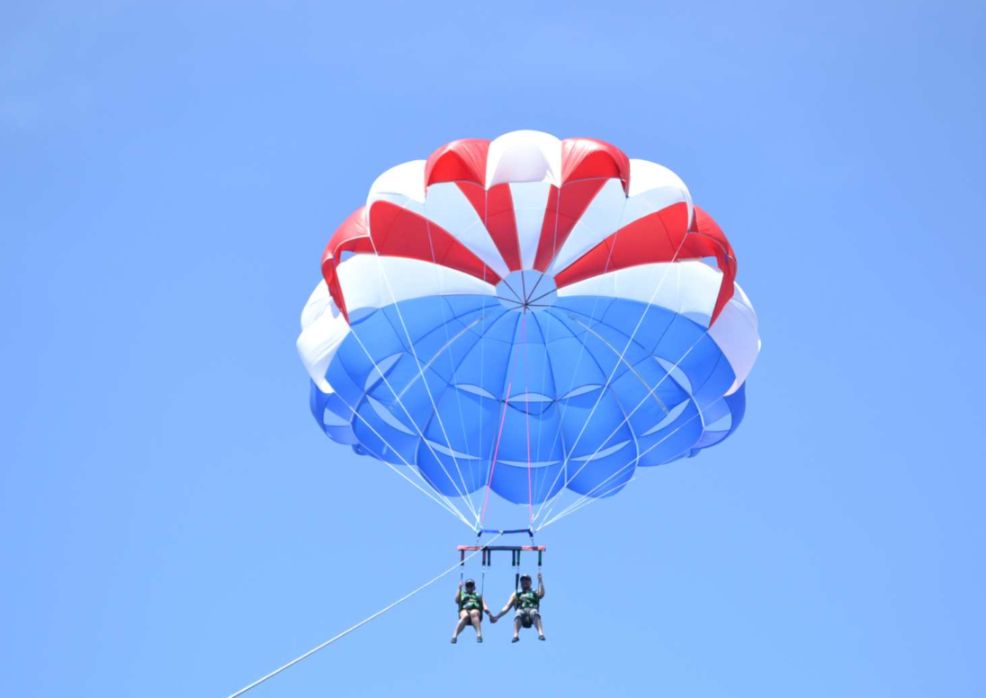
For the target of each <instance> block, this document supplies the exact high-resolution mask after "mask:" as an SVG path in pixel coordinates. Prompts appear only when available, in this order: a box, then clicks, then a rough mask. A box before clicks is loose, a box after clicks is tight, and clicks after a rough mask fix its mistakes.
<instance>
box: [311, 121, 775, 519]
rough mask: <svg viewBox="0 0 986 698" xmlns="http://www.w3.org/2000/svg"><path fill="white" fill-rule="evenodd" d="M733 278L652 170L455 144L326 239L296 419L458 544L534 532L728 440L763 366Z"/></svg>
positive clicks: (708, 227) (544, 144)
mask: <svg viewBox="0 0 986 698" xmlns="http://www.w3.org/2000/svg"><path fill="white" fill-rule="evenodd" d="M736 274H737V265H736V257H735V254H734V252H733V249H732V247H731V245H730V243H729V241H728V240H727V239H726V236H725V235H724V234H723V232H722V230H720V228H719V226H718V225H716V223H715V221H714V220H713V219H712V218H711V217H710V216H709V215H708V214H707V213H705V212H704V211H703V210H702V209H700V208H698V207H697V206H695V205H694V204H693V203H692V198H691V195H690V193H689V191H688V189H687V188H686V187H685V184H684V182H682V180H681V179H680V178H679V177H678V176H677V175H676V174H674V173H673V172H672V171H671V170H669V169H667V168H665V167H662V166H661V165H658V164H655V163H652V162H648V161H646V160H632V159H629V158H628V157H627V156H626V155H624V153H623V152H622V151H620V150H619V149H617V148H615V147H614V146H612V145H609V144H607V143H603V142H602V141H597V140H593V139H587V138H569V139H564V140H559V139H557V138H555V137H554V136H551V135H549V134H547V133H541V132H537V131H515V132H512V133H508V134H505V135H503V136H500V137H499V138H496V139H494V140H492V141H487V140H477V139H467V140H460V141H454V142H452V143H449V144H448V145H445V146H443V147H442V148H439V149H438V150H437V151H435V152H434V153H433V154H432V155H431V156H430V157H429V158H428V159H427V160H416V161H413V162H408V163H404V164H402V165H398V166H397V167H394V168H392V169H390V170H388V171H386V172H385V173H383V174H382V175H381V176H380V177H379V178H378V179H377V180H376V182H374V183H373V185H372V187H371V188H370V193H369V196H368V198H367V201H366V204H365V205H364V206H363V207H361V208H359V209H357V210H356V211H355V212H354V213H353V214H352V215H350V216H349V218H347V219H346V220H345V221H344V222H343V224H342V225H341V226H340V227H339V228H338V230H337V231H336V232H335V234H334V235H333V236H332V238H331V239H330V240H329V243H328V246H327V247H326V250H325V253H324V255H323V257H322V276H323V279H322V281H320V282H319V283H318V285H317V286H316V287H315V290H314V292H313V293H312V295H311V297H310V298H309V300H308V303H307V304H306V306H305V308H304V311H303V313H302V332H301V335H300V336H299V338H298V349H299V352H300V354H301V357H302V360H303V362H304V364H305V367H306V368H307V370H308V373H309V374H310V376H311V380H312V386H311V408H312V413H313V414H314V416H315V418H316V420H317V421H318V422H319V424H320V426H321V427H322V429H323V430H324V431H325V433H326V434H327V435H328V436H329V437H330V438H331V439H332V440H334V441H336V442H338V443H340V444H348V445H350V446H351V447H352V448H353V449H354V450H355V451H356V452H357V453H360V454H363V455H366V456H368V457H370V458H372V459H376V460H379V461H383V462H385V463H387V464H389V465H391V466H392V467H394V468H395V469H396V470H397V471H398V472H399V473H400V474H402V475H403V476H404V477H405V478H407V479H408V480H409V481H411V482H412V483H413V484H416V486H418V487H419V489H421V490H422V491H424V492H425V493H426V494H428V495H429V496H431V497H432V498H433V499H435V500H436V501H437V502H438V503H440V504H441V505H442V506H444V507H446V508H447V509H449V511H451V512H452V513H454V514H455V515H456V516H457V517H459V518H460V520H462V521H463V523H465V524H466V525H468V526H470V527H472V528H481V527H483V526H486V525H490V520H491V518H493V517H494V514H493V511H494V510H495V511H496V513H495V518H496V519H497V523H501V524H503V525H524V526H525V527H526V526H529V527H531V528H534V529H536V528H541V527H543V526H545V525H547V524H548V523H551V522H552V521H555V520H557V519H558V518H560V517H561V516H564V515H567V514H568V513H571V512H573V511H575V510H577V509H578V508H580V507H581V506H584V505H585V504H586V503H588V502H590V501H592V500H595V499H598V498H602V497H607V496H611V495H613V494H615V493H617V492H619V491H620V490H621V489H622V488H624V487H625V486H626V485H627V483H629V482H630V481H631V480H632V479H633V478H634V476H635V474H636V473H637V472H638V469H640V468H646V467H650V466H654V465H660V464H662V463H669V462H671V461H674V460H677V459H680V458H685V457H690V456H694V455H695V454H697V453H698V452H700V451H701V450H702V449H705V448H708V447H710V446H713V445H715V444H717V443H719V442H720V441H722V440H723V439H725V438H726V437H728V436H729V435H730V434H731V433H732V432H733V431H734V430H735V429H736V427H737V426H738V425H739V423H740V421H741V419H742V417H743V412H744V409H745V397H744V396H745V392H744V384H745V381H746V378H747V375H748V374H749V372H750V370H751V369H752V367H753V364H754V361H755V360H756V357H757V354H758V352H759V349H760V340H759V335H758V331H757V317H756V313H755V312H754V310H753V307H752V305H751V304H750V301H749V299H748V298H747V297H746V294H745V293H744V292H743V290H742V289H741V288H740V286H739V284H738V283H737V282H736ZM506 503H510V504H513V505H520V506H513V507H506V506H504V504H506Z"/></svg>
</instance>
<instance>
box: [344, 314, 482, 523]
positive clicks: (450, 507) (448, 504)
mask: <svg viewBox="0 0 986 698" xmlns="http://www.w3.org/2000/svg"><path fill="white" fill-rule="evenodd" d="M353 334H354V335H355V333H353ZM371 361H372V359H371ZM343 403H344V404H345V405H346V407H348V408H349V410H350V412H352V413H353V415H354V416H355V417H357V418H358V419H359V420H360V421H361V422H363V424H364V425H366V427H367V428H368V429H369V430H370V431H371V432H373V435H374V436H376V437H377V438H378V439H380V441H382V442H383V444H384V446H386V447H387V448H389V449H390V450H391V451H393V452H394V454H396V455H397V457H398V458H400V459H401V462H402V463H403V464H404V465H406V466H407V467H408V469H410V470H411V472H413V473H414V474H415V475H417V476H418V479H419V480H421V482H422V483H424V484H426V485H427V484H428V483H427V481H426V480H425V479H424V477H423V476H422V475H421V473H420V472H418V470H417V468H415V467H414V466H412V465H411V464H410V463H408V462H407V461H406V460H405V459H404V456H402V455H401V454H400V451H398V450H397V449H395V448H394V447H393V445H392V444H391V443H390V442H389V441H387V439H385V438H384V437H383V435H382V434H381V433H380V432H378V431H377V430H376V429H375V428H374V427H373V425H372V424H370V423H369V422H368V421H366V419H365V418H364V417H363V415H361V414H360V413H359V412H357V411H356V410H355V409H353V406H352V405H350V404H349V403H348V402H346V401H345V400H343ZM378 460H379V461H380V462H381V463H383V464H384V465H386V466H387V467H388V468H390V469H391V470H393V471H394V472H395V473H397V474H398V475H400V476H401V477H402V478H404V479H405V480H407V481H408V482H409V483H410V484H411V485H412V486H413V487H414V488H415V489H416V490H418V491H419V492H421V493H422V494H423V495H425V496H426V497H428V498H429V499H431V500H432V501H433V502H435V503H436V504H438V505H439V506H440V507H442V508H443V509H445V510H446V511H447V512H449V513H450V514H452V515H453V516H454V517H456V518H457V519H459V520H460V521H461V522H462V523H464V524H465V525H466V526H468V527H469V528H472V524H470V523H469V519H467V518H466V517H465V515H464V514H463V513H462V512H461V511H459V508H458V507H457V506H455V505H454V504H452V501H451V500H450V499H449V498H448V497H446V496H445V495H444V494H442V493H441V492H438V490H435V489H432V488H429V489H425V488H424V487H422V486H421V485H419V484H418V483H417V482H415V481H414V480H412V479H411V478H409V477H408V476H407V475H405V474H404V473H403V472H402V471H401V469H400V468H397V467H395V466H394V464H393V463H390V462H388V461H386V460H384V459H383V458H380V457H379V454H378ZM436 493H437V494H436Z"/></svg>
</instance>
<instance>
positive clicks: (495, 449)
mask: <svg viewBox="0 0 986 698" xmlns="http://www.w3.org/2000/svg"><path fill="white" fill-rule="evenodd" d="M511 385H513V384H512V383H507V395H506V397H504V399H503V414H502V415H501V417H500V433H499V434H497V435H496V444H495V445H494V446H493V463H492V464H491V465H490V478H489V480H487V481H486V497H484V498H483V511H482V512H480V514H479V525H480V526H482V525H483V523H484V522H485V521H486V506H487V505H488V504H489V503H490V485H491V484H492V483H493V471H494V470H496V459H497V456H498V455H499V454H500V439H502V438H503V425H504V424H505V423H506V421H507V406H508V403H509V402H510V386H511Z"/></svg>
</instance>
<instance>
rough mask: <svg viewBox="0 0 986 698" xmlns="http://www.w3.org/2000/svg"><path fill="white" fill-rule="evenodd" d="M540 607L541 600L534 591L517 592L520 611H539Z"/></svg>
mask: <svg viewBox="0 0 986 698" xmlns="http://www.w3.org/2000/svg"><path fill="white" fill-rule="evenodd" d="M540 606H541V599H539V598H538V594H537V592H536V591H534V590H533V589H531V590H530V591H518V592H517V608H519V609H520V610H522V611H526V610H528V609H531V608H534V609H537V608H540Z"/></svg>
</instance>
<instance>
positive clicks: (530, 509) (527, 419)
mask: <svg viewBox="0 0 986 698" xmlns="http://www.w3.org/2000/svg"><path fill="white" fill-rule="evenodd" d="M541 278H542V279H543V278H544V276H543V275H542V276H541ZM540 280H541V279H538V281H539V282H540ZM534 287H535V288H537V284H534ZM531 292H532V293H533V292H534V291H533V289H532V290H531ZM523 312H524V315H523V321H522V322H523V329H522V330H521V334H522V335H523V338H522V339H521V341H522V342H523V343H524V394H525V395H526V396H527V402H526V403H525V404H524V430H525V432H526V434H527V526H528V528H532V527H533V526H534V488H533V484H532V482H531V394H530V391H531V388H530V385H529V379H530V370H529V369H530V366H529V361H528V358H527V353H528V349H529V347H530V344H528V342H527V309H526V308H525V309H524V311H523Z"/></svg>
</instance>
